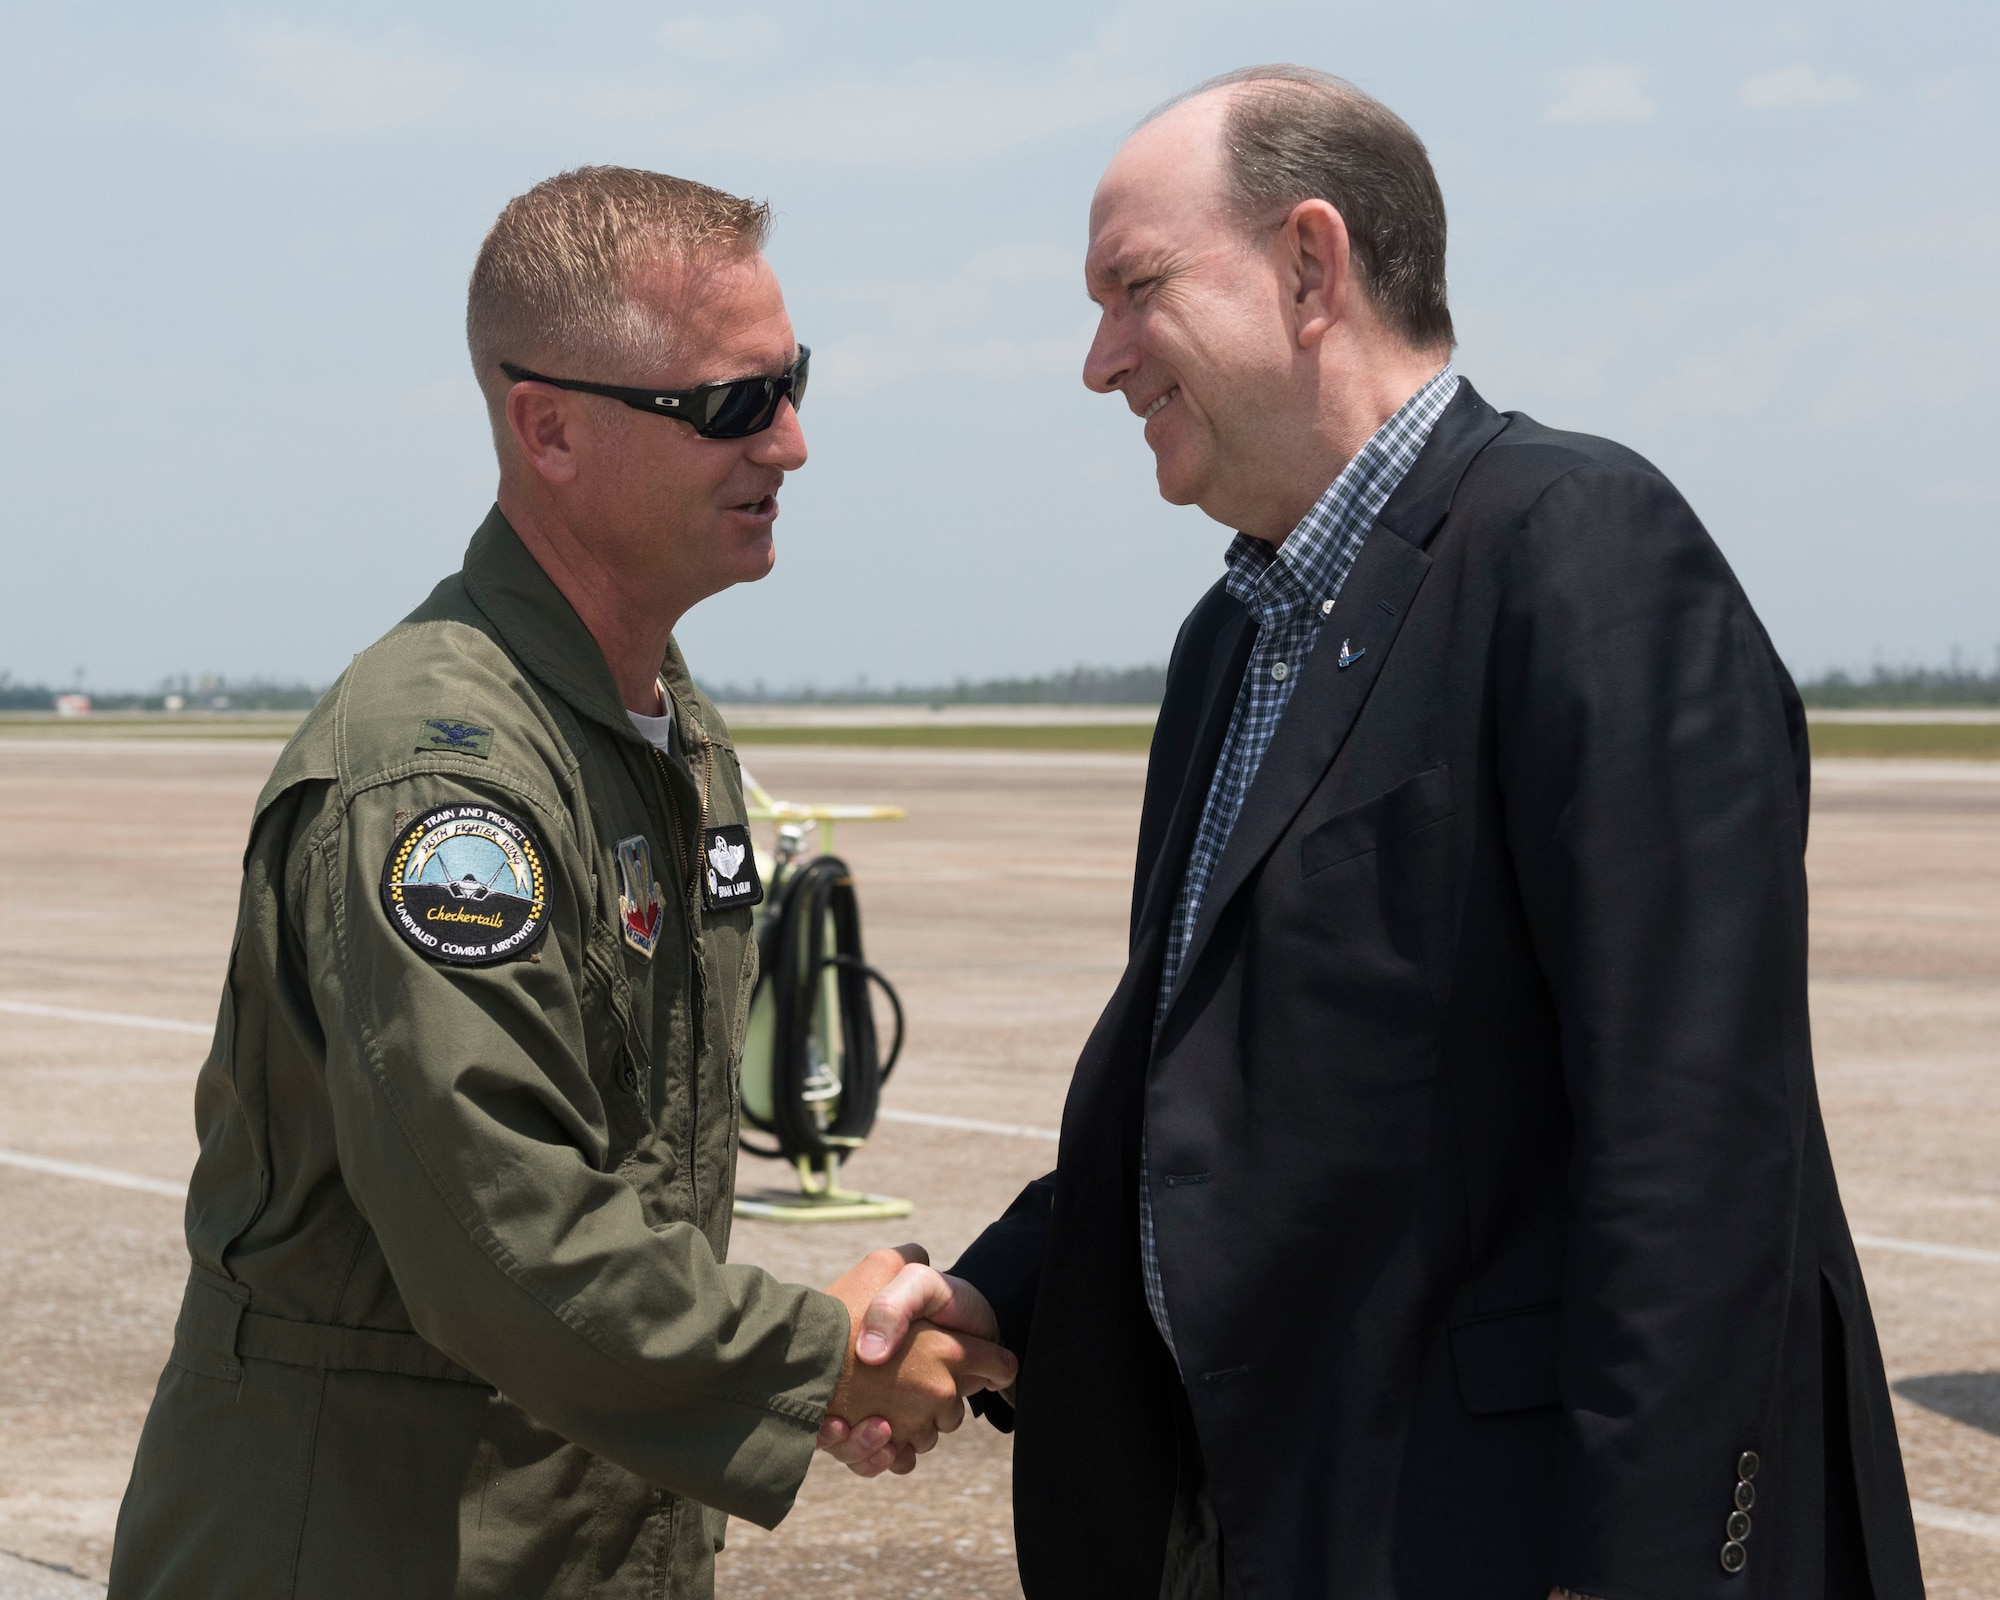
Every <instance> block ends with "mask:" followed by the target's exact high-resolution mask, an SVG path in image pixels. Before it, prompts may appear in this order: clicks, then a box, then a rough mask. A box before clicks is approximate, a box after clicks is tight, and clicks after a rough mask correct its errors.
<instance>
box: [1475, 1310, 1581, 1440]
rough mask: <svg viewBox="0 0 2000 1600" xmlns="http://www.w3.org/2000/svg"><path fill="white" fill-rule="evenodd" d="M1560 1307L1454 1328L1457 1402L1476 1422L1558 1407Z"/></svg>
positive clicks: (1479, 1320)
mask: <svg viewBox="0 0 2000 1600" xmlns="http://www.w3.org/2000/svg"><path fill="white" fill-rule="evenodd" d="M1561 1318H1562V1307H1561V1306H1559V1305H1546V1306H1528V1307H1526V1308H1524V1309H1522V1310H1519V1311H1502V1312H1498V1313H1495V1314H1493V1315H1491V1316H1484V1317H1478V1318H1475V1319H1474V1320H1472V1321H1470V1322H1461V1323H1457V1324H1455V1325H1454V1326H1453V1327H1452V1329H1451V1356H1452V1362H1453V1364H1454V1365H1455V1366H1456V1367H1457V1368H1458V1397H1459V1399H1461V1400H1463V1401H1464V1402H1465V1409H1466V1410H1467V1411H1470V1412H1471V1413H1472V1414H1473V1415H1474V1416H1476V1417H1488V1416H1494V1415H1496V1414H1498V1413H1500V1412H1503V1411H1533V1410H1535V1409H1536V1408H1538V1407H1541V1406H1552V1405H1555V1404H1557V1403H1558V1402H1559V1401H1560V1400H1561V1398H1562V1396H1561V1393H1560V1392H1559V1391H1558V1389H1557V1387H1556V1330H1557V1328H1558V1326H1559V1324H1560V1322H1561Z"/></svg>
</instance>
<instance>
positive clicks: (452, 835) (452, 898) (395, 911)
mask: <svg viewBox="0 0 2000 1600" xmlns="http://www.w3.org/2000/svg"><path fill="white" fill-rule="evenodd" d="M382 909H383V910H384V911H385V912H386V913H388V917H389V926H390V927H392V928H394V929H395V930H396V932H397V933H398V934H400V935H401V936H402V938H403V942H404V943H405V944H407V945H409V946H410V948H411V949H413V950H415V951H416V952H417V953H418V954H419V955H426V956H429V957H430V958H431V959H432V960H433V961H442V962H444V963H446V964H447V965H449V966H454V967H485V966H491V965H493V964H494V963H495V962H499V961H513V960H517V959H518V958H520V957H521V956H524V955H526V954H527V953H528V952H529V951H530V950H532V949H533V948H534V947H535V945H536V944H537V943H538V942H539V941H540V939H541V936H542V932H543V930H544V929H545V928H546V927H547V925H548V866H547V863H546V860H545V858H544V855H543V852H542V844H541V841H540V840H539V839H537V838H536V837H535V835H534V831H533V830H532V829H531V828H529V827H528V825H527V824H526V823H524V822H522V821H521V820H520V819H519V818H518V817H514V816H510V815H508V813H506V812H505V811H499V810H496V809H494V808H493V807H492V806H482V805H452V806H434V807H432V808H431V809H430V810H429V811H426V812H424V813H423V814H422V815H420V816H418V817H416V818H414V819H413V820H411V821H409V822H408V823H406V824H405V825H404V826H403V827H402V828H401V829H400V830H399V831H398V832H397V834H396V842H395V843H394V844H393V845H391V846H390V847H389V859H388V860H387V861H385V862H383V863H382Z"/></svg>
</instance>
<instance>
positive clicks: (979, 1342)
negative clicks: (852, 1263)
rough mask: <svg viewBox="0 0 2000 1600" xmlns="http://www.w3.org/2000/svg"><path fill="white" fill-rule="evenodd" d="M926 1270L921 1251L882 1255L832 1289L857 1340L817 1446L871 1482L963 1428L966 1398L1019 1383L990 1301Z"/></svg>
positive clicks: (881, 1252)
mask: <svg viewBox="0 0 2000 1600" xmlns="http://www.w3.org/2000/svg"><path fill="white" fill-rule="evenodd" d="M928 1262H929V1257H928V1255H927V1254H926V1252H925V1251H924V1249H923V1248H922V1246H920V1245H905V1246H903V1247H902V1248H901V1249H899V1250H878V1251H875V1252H874V1253H873V1254H871V1255H869V1256H867V1257H866V1258H864V1259H863V1260H862V1262H861V1263H860V1265H858V1266H857V1267H855V1268H854V1270H853V1271H851V1272H849V1273H847V1274H846V1275H845V1276H843V1277H842V1278H840V1279H839V1280H837V1281H836V1282H834V1283H833V1284H830V1285H829V1286H828V1288H827V1293H829V1294H831V1295H833V1296H834V1297H835V1298H836V1299H838V1300H840V1301H842V1302H843V1303H844V1304H845V1305H846V1306H847V1312H848V1318H849V1321H850V1324H851V1326H852V1329H853V1335H852V1338H851V1340H850V1342H849V1346H848V1354H847V1363H846V1367H845V1369H844V1370H843V1371H842V1373H841V1378H840V1384H839V1387H838V1388H836V1389H835V1390H834V1394H833V1398H832V1400H831V1401H829V1402H828V1405H827V1416H826V1422H825V1425H824V1426H823V1427H822V1428H821V1430H820V1436H819V1444H820V1447H821V1448H822V1449H825V1450H827V1451H828V1452H829V1453H830V1454H832V1455H833V1456H834V1457H835V1458H836V1459H837V1460H840V1461H843V1462H845V1463H846V1464H847V1465H848V1466H849V1467H851V1468H852V1469H853V1470H854V1471H856V1472H858V1473H860V1474H861V1475H862V1476H864V1477H874V1476H875V1475H876V1474H877V1473H879V1472H883V1471H885V1470H887V1471H895V1472H908V1471H909V1470H910V1469H911V1468H912V1467H914V1466H915V1465H916V1457H917V1455H918V1454H919V1453H921V1452H923V1451H926V1450H929V1449H931V1448H932V1447H933V1446H934V1445H935V1444H936V1443H937V1437H938V1435H939V1434H940V1433H950V1432H952V1431H953V1430H954V1429H956V1428H957V1427H958V1426H959V1425H960V1424H961V1423H962V1422H963V1421H964V1420H965V1403H964V1398H963V1397H964V1396H966V1395H968V1394H974V1393H976V1392H978V1391H979V1390H981V1389H999V1390H1006V1389H1009V1388H1011V1387H1012V1385H1013V1382H1014V1378H1015V1374H1016V1364H1015V1361H1014V1357H1013V1356H1012V1355H1011V1354H1009V1353H1008V1352H1007V1351H1006V1350H1004V1349H1002V1348H1001V1347H1000V1346H999V1345H998V1344H996V1343H994V1342H993V1339H994V1336H995V1335H997V1334H998V1332H999V1326H998V1323H997V1322H996V1321H995V1319H994V1317H993V1313H992V1309H991V1308H990V1307H989V1306H988V1305H987V1304H986V1301H985V1298H984V1297H983V1296H981V1295H980V1294H979V1291H978V1290H976V1289H973V1288H972V1286H971V1285H970V1284H964V1283H962V1280H959V1279H947V1278H945V1277H944V1275H943V1274H941V1273H938V1272H935V1271H933V1270H932V1269H931V1267H930V1266H929V1264H928ZM954 1285H956V1286H958V1290H962V1291H963V1292H958V1290H955V1289H954V1287H953V1286H954ZM968 1297H969V1298H968Z"/></svg>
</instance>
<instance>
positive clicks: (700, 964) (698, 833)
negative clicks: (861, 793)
mask: <svg viewBox="0 0 2000 1600" xmlns="http://www.w3.org/2000/svg"><path fill="white" fill-rule="evenodd" d="M672 703H673V702H672V699H671V697H669V704H672ZM674 709H675V710H676V711H677V712H678V711H679V709H680V708H679V706H678V705H676V706H675V707H674ZM684 720H685V722H686V723H687V724H688V725H690V726H692V727H693V728H694V730H695V732H696V734H697V735H698V736H699V737H700V740H701V777H700V779H699V781H697V783H696V784H695V806H696V814H695V835H694V848H695V857H694V862H693V865H692V870H690V866H689V862H688V858H687V849H686V845H685V842H684V841H683V839H682V837H681V834H682V832H683V829H682V825H681V808H680V804H679V802H678V801H676V800H675V799H674V785H673V777H672V774H671V772H670V770H669V768H668V766H667V757H666V753H665V752H664V751H662V750H661V749H660V748H659V747H658V746H657V745H655V746H654V747H653V759H654V761H656V762H657V763H658V764H659V769H660V786H661V788H663V789H664V790H665V791H666V796H667V812H668V815H669V816H670V817H671V819H672V821H673V830H674V860H675V863H676V864H677V865H678V866H679V867H680V870H681V875H682V877H683V878H685V879H686V881H687V902H686V904H685V906H684V907H683V909H684V910H685V911H686V913H687V925H688V965H689V967H690V969H691V970H690V972H689V974H688V975H689V977H690V978H691V979H692V980H693V982H692V992H691V994H690V996H689V1001H690V1003H689V1006H688V1013H689V1014H688V1047H689V1051H690V1060H689V1063H688V1146H687V1175H688V1193H689V1196H690V1197H691V1198H692V1200H693V1202H694V1214H695V1216H696V1218H697V1219H699V1218H700V1216H701V1162H700V1160H699V1153H700V1149H701V1047H702V1037H701V1035H702V1027H703V1024H704V1023H705V1021H706V1019H707V1010H708V1008H707V1006H706V1004H705V1003H704V1002H705V1001H706V999H707V997H706V995H704V994H703V992H702V990H703V987H704V984H705V982H706V967H705V964H704V959H703V955H702V948H701V862H702V857H701V841H702V837H703V835H705V834H706V833H707V831H708V802H709V788H710V781H711V775H712V773H713V772H714V766H715V763H714V745H713V742H712V741H711V740H710V739H709V737H708V733H707V731H706V730H705V729H704V728H702V726H701V724H700V723H698V722H695V721H694V719H693V718H692V717H688V718H685V719H684Z"/></svg>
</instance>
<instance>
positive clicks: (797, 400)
mask: <svg viewBox="0 0 2000 1600" xmlns="http://www.w3.org/2000/svg"><path fill="white" fill-rule="evenodd" d="M811 360H812V351H810V350H808V349H807V348H806V347H805V346H804V345H800V346H799V359H798V360H796V361H794V362H793V363H792V364H791V367H790V369H789V370H787V371H785V372H782V373H780V374H779V375H778V376H777V377H775V378H731V379H730V380H729V381H728V382H727V383H704V384H703V385H702V386H701V387H700V388H699V389H621V388H619V387H618V386H617V385H616V384H612V383H585V382H584V381H583V380H582V379H581V378H549V377H544V376H543V375H542V374H541V373H539V372H530V371H529V370H528V369H527V368H526V367H517V366H515V365H514V363H513V362H511V361H503V362H501V363H500V370H501V371H502V372H504V373H506V374H507V376H508V377H510V378H512V379H513V380H514V381H515V382H516V383H546V384H548V385H549V386H550V387H552V388H556V389H574V390H576V391H577V392H578V393H579V394H601V395H604V396H605V397H606V398H608V399H612V400H617V401H621V402H622V403H624V404H625V405H628V406H630V407H631V408H632V409H633V410H634V411H650V412H652V413H653V414H654V415H655V416H661V417H673V418H675V419H676V420H678V421H681V422H685V423H688V424H689V425H690V426H692V427H693V429H694V431H695V432H696V433H698V434H700V435H701V436H702V437H703V438H704V439H747V438H749V437H750V435H751V434H753V433H762V432H763V431H764V430H765V429H766V428H768V427H770V425H771V424H772V423H773V422H774V421H775V420H777V415H778V402H779V401H780V400H783V399H784V398H785V396H786V395H790V396H791V397H792V409H793V410H795V411H796V410H797V409H798V408H799V406H801V405H802V404H804V402H805V398H806V372H807V364H808V363H809V362H810V361H811Z"/></svg>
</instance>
